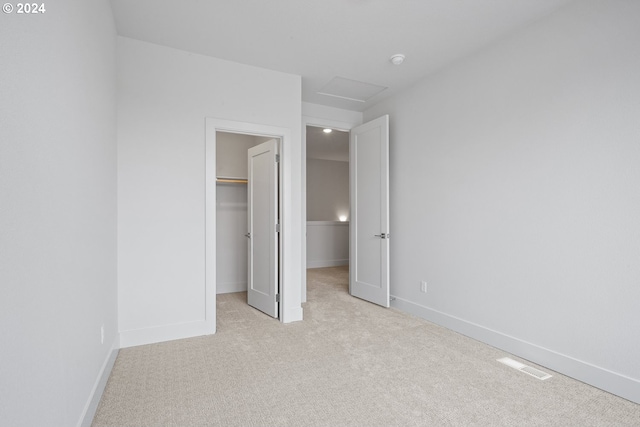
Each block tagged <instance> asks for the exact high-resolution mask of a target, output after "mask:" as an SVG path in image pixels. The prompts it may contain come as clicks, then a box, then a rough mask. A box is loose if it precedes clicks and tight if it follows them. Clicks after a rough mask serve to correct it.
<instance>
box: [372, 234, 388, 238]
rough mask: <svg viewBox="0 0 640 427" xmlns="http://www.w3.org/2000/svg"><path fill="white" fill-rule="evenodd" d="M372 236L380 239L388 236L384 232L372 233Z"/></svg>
mask: <svg viewBox="0 0 640 427" xmlns="http://www.w3.org/2000/svg"><path fill="white" fill-rule="evenodd" d="M374 236H375V237H379V238H381V239H386V238H388V237H389V235H388V234H386V233H381V234H374Z"/></svg>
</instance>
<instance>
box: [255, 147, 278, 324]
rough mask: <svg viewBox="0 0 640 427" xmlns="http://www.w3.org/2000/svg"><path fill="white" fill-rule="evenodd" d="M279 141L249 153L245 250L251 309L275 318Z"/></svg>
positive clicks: (276, 297)
mask: <svg viewBox="0 0 640 427" xmlns="http://www.w3.org/2000/svg"><path fill="white" fill-rule="evenodd" d="M278 161H279V159H278V141H277V140H275V139H272V140H269V141H267V142H264V143H262V144H260V145H257V146H255V147H253V148H250V149H249V151H248V162H249V164H248V172H249V180H248V181H249V182H248V233H247V237H248V242H249V244H248V247H249V259H248V263H249V277H248V281H249V283H248V286H247V300H248V303H249V305H250V306H252V307H255V308H257V309H258V310H260V311H263V312H265V313H266V314H268V315H269V316H272V317H276V318H277V317H278V289H279V286H278V265H279V259H278V254H279V250H278V249H279V248H278V246H279V230H277V227H279V223H278Z"/></svg>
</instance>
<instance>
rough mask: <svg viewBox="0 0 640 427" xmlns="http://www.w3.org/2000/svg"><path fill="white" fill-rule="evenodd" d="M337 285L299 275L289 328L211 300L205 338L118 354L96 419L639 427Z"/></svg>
mask: <svg viewBox="0 0 640 427" xmlns="http://www.w3.org/2000/svg"><path fill="white" fill-rule="evenodd" d="M347 283H348V271H347V269H346V268H345V267H336V268H323V269H313V270H309V274H308V303H306V304H304V318H305V320H304V321H303V322H297V323H294V324H288V325H283V324H281V323H280V322H278V321H277V320H274V319H271V318H269V317H267V316H266V315H264V314H262V313H260V312H258V311H257V310H255V309H253V308H251V307H249V306H248V305H247V304H246V293H237V294H226V295H218V319H217V320H218V332H217V333H216V334H215V335H212V336H206V337H199V338H190V339H185V340H178V341H173V342H167V343H161V344H152V345H147V346H141V347H134V348H127V349H123V350H121V351H120V354H119V355H118V359H117V361H116V364H115V366H114V368H113V371H112V373H111V377H110V379H109V383H108V384H107V387H106V390H105V392H104V395H103V397H102V400H101V402H100V406H99V407H98V411H97V413H96V416H95V419H94V422H93V426H94V427H102V426H112V427H115V426H119V427H125V426H181V427H182V426H443V425H455V426H469V425H477V426H640V405H637V404H635V403H632V402H629V401H627V400H624V399H621V398H619V397H616V396H613V395H611V394H608V393H606V392H603V391H601V390H598V389H596V388H593V387H590V386H588V385H585V384H583V383H580V382H578V381H575V380H572V379H569V378H567V377H564V376H562V375H559V374H556V373H554V372H550V371H549V370H548V369H545V368H540V367H538V368H539V369H542V370H544V371H546V372H550V373H551V374H553V377H552V378H550V379H548V380H545V381H541V380H538V379H536V378H533V377H531V376H529V375H526V374H524V373H522V372H519V371H516V370H514V369H512V368H509V367H507V366H504V365H502V364H500V363H498V362H496V359H497V358H500V357H504V356H508V355H507V354H505V353H504V352H502V351H499V350H497V349H494V348H492V347H489V346H487V345H485V344H482V343H479V342H477V341H474V340H472V339H469V338H466V337H464V336H462V335H459V334H457V333H454V332H451V331H449V330H447V329H444V328H441V327H439V326H435V325H433V324H431V323H428V322H426V321H424V320H421V319H418V318H415V317H412V316H409V315H407V314H404V313H401V312H399V311H396V310H394V309H384V308H381V307H378V306H375V305H373V304H370V303H367V302H365V301H362V300H359V299H357V298H353V297H351V296H350V295H349V294H348V293H347V288H348V284H347ZM514 359H517V358H514ZM518 360H519V359H518ZM526 363H527V364H529V365H531V366H535V365H532V364H531V363H528V362H526Z"/></svg>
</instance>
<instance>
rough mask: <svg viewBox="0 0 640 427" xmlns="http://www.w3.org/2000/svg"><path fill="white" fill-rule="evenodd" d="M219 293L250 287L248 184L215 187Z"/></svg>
mask: <svg viewBox="0 0 640 427" xmlns="http://www.w3.org/2000/svg"><path fill="white" fill-rule="evenodd" d="M216 210H217V215H216V244H217V248H218V250H217V251H216V260H217V264H218V265H217V269H216V285H217V287H216V293H218V294H226V293H229V292H243V291H246V290H247V276H248V270H247V268H248V266H247V263H248V258H247V257H248V255H247V238H246V237H245V233H246V232H247V185H246V184H224V183H220V184H218V186H217V188H216Z"/></svg>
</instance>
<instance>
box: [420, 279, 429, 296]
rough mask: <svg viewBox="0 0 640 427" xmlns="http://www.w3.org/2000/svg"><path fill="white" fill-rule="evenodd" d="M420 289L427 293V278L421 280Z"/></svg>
mask: <svg viewBox="0 0 640 427" xmlns="http://www.w3.org/2000/svg"><path fill="white" fill-rule="evenodd" d="M420 290H421V291H422V292H424V293H425V294H426V293H427V282H426V281H425V280H423V281H422V282H420Z"/></svg>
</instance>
